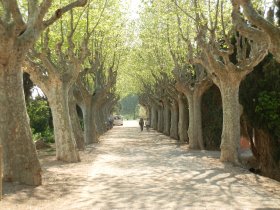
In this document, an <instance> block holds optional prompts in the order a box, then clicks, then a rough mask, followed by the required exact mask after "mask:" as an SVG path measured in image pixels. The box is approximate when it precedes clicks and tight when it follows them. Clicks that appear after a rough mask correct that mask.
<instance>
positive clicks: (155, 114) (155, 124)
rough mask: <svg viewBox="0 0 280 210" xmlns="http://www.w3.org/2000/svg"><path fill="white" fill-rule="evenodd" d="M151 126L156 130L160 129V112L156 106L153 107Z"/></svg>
mask: <svg viewBox="0 0 280 210" xmlns="http://www.w3.org/2000/svg"><path fill="white" fill-rule="evenodd" d="M151 126H152V128H153V129H155V130H157V129H158V111H157V107H156V106H155V105H152V113H151Z"/></svg>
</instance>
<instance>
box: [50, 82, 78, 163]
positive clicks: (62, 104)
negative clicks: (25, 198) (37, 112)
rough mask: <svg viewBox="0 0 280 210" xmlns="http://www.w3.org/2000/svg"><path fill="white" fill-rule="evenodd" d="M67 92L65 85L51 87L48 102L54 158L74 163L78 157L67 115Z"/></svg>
mask: <svg viewBox="0 0 280 210" xmlns="http://www.w3.org/2000/svg"><path fill="white" fill-rule="evenodd" d="M68 92H69V88H67V87H66V85H57V86H55V85H53V87H52V89H51V90H50V91H49V94H48V100H49V103H50V108H51V110H52V116H53V125H54V135H55V143H56V158H57V160H62V161H66V162H71V163H75V162H79V161H80V157H79V153H78V151H77V145H76V142H75V137H74V133H73V128H72V124H71V120H70V115H69V100H68Z"/></svg>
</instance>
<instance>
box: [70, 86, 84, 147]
mask: <svg viewBox="0 0 280 210" xmlns="http://www.w3.org/2000/svg"><path fill="white" fill-rule="evenodd" d="M69 110H70V112H69V113H70V118H71V123H72V128H73V133H74V136H75V140H76V144H77V147H78V149H79V150H84V149H85V140H84V136H83V130H82V128H81V124H80V120H79V117H78V113H77V104H76V100H75V97H74V95H73V90H72V89H70V91H69Z"/></svg>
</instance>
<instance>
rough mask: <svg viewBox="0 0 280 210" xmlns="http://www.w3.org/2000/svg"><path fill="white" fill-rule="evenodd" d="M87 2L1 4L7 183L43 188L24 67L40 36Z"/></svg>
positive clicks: (0, 138) (1, 130)
mask: <svg viewBox="0 0 280 210" xmlns="http://www.w3.org/2000/svg"><path fill="white" fill-rule="evenodd" d="M86 2H87V1H86V0H77V1H72V2H70V3H69V2H68V3H66V2H63V3H64V4H61V5H60V4H58V3H54V2H53V1H52V0H43V1H40V2H39V1H33V0H27V1H17V0H9V1H7V0H4V1H1V3H0V8H1V9H0V28H1V32H0V43H1V44H0V74H1V75H0V78H1V79H0V96H1V97H0V98H1V99H0V143H1V144H2V146H3V153H4V155H3V156H4V180H6V181H18V182H21V183H26V184H30V185H40V184H41V182H42V180H41V168H40V164H39V161H38V158H37V155H36V150H35V147H34V143H33V141H32V137H31V130H30V127H29V123H28V117H27V112H26V106H25V101H24V94H23V85H22V70H21V66H22V63H23V61H24V59H25V56H26V53H27V52H28V50H29V49H31V48H32V46H33V44H34V43H35V42H36V40H37V39H38V38H39V37H40V34H41V33H42V32H43V31H44V30H45V29H46V28H48V27H49V26H50V25H52V24H53V23H54V22H56V21H57V20H58V19H59V18H60V17H62V15H64V14H65V13H66V12H68V11H70V10H71V9H73V8H75V7H82V6H85V4H86Z"/></svg>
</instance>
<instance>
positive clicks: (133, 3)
mask: <svg viewBox="0 0 280 210" xmlns="http://www.w3.org/2000/svg"><path fill="white" fill-rule="evenodd" d="M124 2H125V3H128V5H129V17H130V18H131V19H137V18H139V15H138V10H139V7H140V3H141V0H124Z"/></svg>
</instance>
